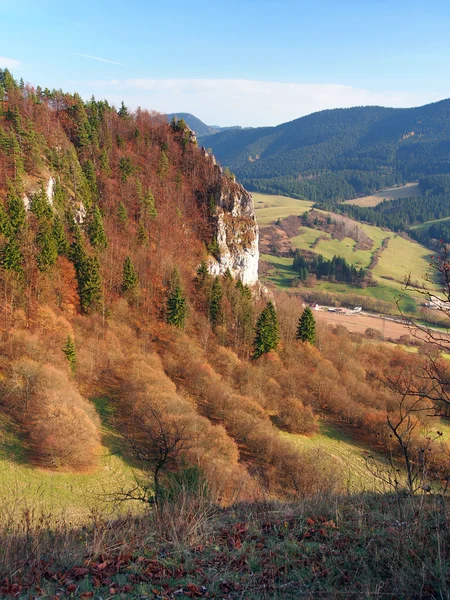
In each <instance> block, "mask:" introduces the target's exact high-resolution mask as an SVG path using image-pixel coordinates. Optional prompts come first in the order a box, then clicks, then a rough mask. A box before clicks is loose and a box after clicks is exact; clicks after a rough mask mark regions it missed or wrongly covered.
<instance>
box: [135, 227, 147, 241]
mask: <svg viewBox="0 0 450 600" xmlns="http://www.w3.org/2000/svg"><path fill="white" fill-rule="evenodd" d="M136 237H137V242H138V244H139V245H140V246H147V245H148V235H147V232H146V231H145V227H144V226H143V224H142V223H139V225H138V228H137V234H136Z"/></svg>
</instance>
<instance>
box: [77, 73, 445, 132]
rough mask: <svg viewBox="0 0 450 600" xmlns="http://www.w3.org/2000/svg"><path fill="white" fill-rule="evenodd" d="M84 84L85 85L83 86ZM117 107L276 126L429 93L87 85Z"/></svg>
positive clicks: (218, 84)
mask: <svg viewBox="0 0 450 600" xmlns="http://www.w3.org/2000/svg"><path fill="white" fill-rule="evenodd" d="M86 83H87V82H86ZM89 85H90V90H91V91H90V93H92V86H93V85H94V86H95V87H98V88H100V90H99V94H97V95H99V96H101V95H105V96H106V97H107V98H108V99H110V101H112V102H114V103H115V104H119V103H120V101H121V100H124V102H125V104H127V105H128V106H129V107H131V108H136V107H137V106H141V107H142V108H147V109H152V110H157V111H160V112H167V113H170V112H177V111H178V112H190V113H193V114H194V115H196V116H197V117H199V118H200V119H202V120H203V121H204V122H205V123H208V124H211V125H216V124H218V125H223V126H226V125H243V126H262V125H277V124H279V123H283V122H285V121H290V120H292V119H297V118H298V117H301V116H303V115H307V114H309V113H312V112H316V111H319V110H324V109H327V108H346V107H350V106H363V105H382V106H394V107H408V106H419V105H421V104H426V103H427V102H433V101H435V100H439V99H441V97H438V96H437V95H436V94H433V93H427V92H424V93H421V94H417V93H411V92H402V91H398V92H389V91H388V92H382V91H371V90H367V89H360V88H355V87H351V86H348V85H339V84H300V83H280V82H266V81H253V80H247V79H125V80H118V79H112V80H106V81H96V82H89Z"/></svg>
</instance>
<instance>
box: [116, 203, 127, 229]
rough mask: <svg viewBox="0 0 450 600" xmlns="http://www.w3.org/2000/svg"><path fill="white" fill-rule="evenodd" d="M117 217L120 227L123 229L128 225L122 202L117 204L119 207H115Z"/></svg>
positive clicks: (125, 210)
mask: <svg viewBox="0 0 450 600" xmlns="http://www.w3.org/2000/svg"><path fill="white" fill-rule="evenodd" d="M117 216H118V218H119V223H120V225H121V227H125V226H126V224H127V223H128V212H127V209H126V207H125V204H124V203H123V202H119V206H118V207H117Z"/></svg>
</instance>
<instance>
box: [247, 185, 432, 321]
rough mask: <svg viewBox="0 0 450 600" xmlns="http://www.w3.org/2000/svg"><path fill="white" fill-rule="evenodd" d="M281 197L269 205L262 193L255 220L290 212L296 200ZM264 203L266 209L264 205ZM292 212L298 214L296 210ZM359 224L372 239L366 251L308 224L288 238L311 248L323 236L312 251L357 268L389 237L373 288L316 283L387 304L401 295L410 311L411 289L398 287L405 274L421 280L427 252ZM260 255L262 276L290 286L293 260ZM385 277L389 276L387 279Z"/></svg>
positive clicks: (428, 254) (303, 247) (300, 246)
mask: <svg viewBox="0 0 450 600" xmlns="http://www.w3.org/2000/svg"><path fill="white" fill-rule="evenodd" d="M282 198H283V197H282V196H276V197H274V200H273V205H272V204H271V197H270V196H265V206H266V208H264V209H262V208H258V205H256V216H257V219H258V222H259V219H260V216H261V215H262V218H263V226H267V225H268V224H269V223H270V221H269V219H270V216H272V222H274V221H275V220H276V218H278V216H282V217H284V216H288V214H293V213H290V212H289V211H290V209H291V206H292V203H293V202H298V201H296V200H292V199H291V198H285V205H283V201H282ZM267 206H269V207H270V208H267ZM277 210H278V211H279V212H277ZM303 212H304V211H303ZM296 214H301V213H300V211H299V212H298V213H296ZM361 227H362V229H363V230H364V231H365V233H366V234H367V235H368V236H369V237H370V238H371V239H372V240H373V242H374V244H373V247H372V249H371V250H370V251H369V250H355V246H356V242H355V241H354V240H352V239H350V238H345V239H344V240H333V239H331V236H330V235H328V234H326V233H324V232H322V231H317V230H315V229H312V228H310V227H302V229H301V233H300V235H297V236H295V237H294V238H292V243H293V245H294V246H296V247H297V248H300V249H302V250H311V245H312V244H313V243H314V242H315V241H316V240H317V239H318V238H319V237H323V238H324V239H321V240H320V242H319V243H318V244H317V245H316V246H315V248H312V250H313V251H314V252H316V253H317V254H322V255H323V256H324V257H325V258H327V259H331V258H333V256H334V255H339V256H343V257H344V258H345V259H346V260H347V261H348V262H350V263H353V264H355V265H356V266H358V267H364V268H367V267H368V266H369V264H370V261H371V258H372V254H373V252H375V251H376V250H378V248H380V246H381V244H382V241H383V240H384V239H385V238H386V237H389V238H390V239H389V245H388V247H387V249H385V250H384V251H383V253H382V254H381V257H380V259H379V261H378V264H377V265H376V267H375V268H374V269H373V271H372V274H373V277H374V279H375V280H376V281H377V283H378V286H377V287H370V288H366V289H365V290H363V289H359V288H353V287H352V286H348V285H345V284H334V283H329V282H323V283H321V284H319V287H320V288H321V289H325V290H328V291H331V292H334V293H354V294H358V295H363V296H370V297H372V298H376V299H378V300H384V301H386V302H391V303H394V302H395V300H396V298H397V297H399V296H400V295H401V296H402V297H403V298H404V299H405V305H404V309H405V310H408V311H414V309H415V302H414V298H415V296H414V294H413V293H412V292H408V293H405V292H404V291H403V290H402V287H403V281H404V278H405V276H406V275H408V274H409V273H411V274H412V275H413V279H414V280H420V279H422V277H423V276H424V275H425V273H426V272H427V271H428V270H429V257H430V251H429V250H427V249H426V248H425V247H424V246H421V245H420V244H417V243H415V242H412V241H410V240H406V239H404V238H402V237H400V236H398V235H397V234H395V233H393V232H389V231H384V230H382V229H380V228H379V227H375V226H372V225H365V224H362V225H361ZM261 258H262V260H265V261H267V262H268V263H269V264H271V265H272V266H273V269H272V271H271V272H270V273H269V274H268V275H267V277H266V279H267V280H268V281H271V282H272V283H273V284H274V285H276V286H277V287H278V288H281V289H283V288H284V289H285V288H288V287H290V282H291V281H292V279H294V278H295V272H294V271H293V270H292V269H291V265H292V262H293V259H290V258H279V257H275V256H270V255H262V256H261ZM385 277H389V278H393V279H389V280H387V279H385ZM416 298H418V297H416Z"/></svg>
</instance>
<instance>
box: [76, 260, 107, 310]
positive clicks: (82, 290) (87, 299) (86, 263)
mask: <svg viewBox="0 0 450 600" xmlns="http://www.w3.org/2000/svg"><path fill="white" fill-rule="evenodd" d="M77 279H78V292H79V295H80V303H81V308H82V310H83V312H85V313H90V312H92V311H93V310H96V309H98V308H99V307H100V305H101V303H102V300H103V290H102V277H101V275H100V263H99V262H98V259H97V257H95V256H85V257H84V259H83V261H82V263H81V265H80V267H79V268H78V269H77Z"/></svg>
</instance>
